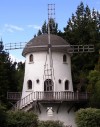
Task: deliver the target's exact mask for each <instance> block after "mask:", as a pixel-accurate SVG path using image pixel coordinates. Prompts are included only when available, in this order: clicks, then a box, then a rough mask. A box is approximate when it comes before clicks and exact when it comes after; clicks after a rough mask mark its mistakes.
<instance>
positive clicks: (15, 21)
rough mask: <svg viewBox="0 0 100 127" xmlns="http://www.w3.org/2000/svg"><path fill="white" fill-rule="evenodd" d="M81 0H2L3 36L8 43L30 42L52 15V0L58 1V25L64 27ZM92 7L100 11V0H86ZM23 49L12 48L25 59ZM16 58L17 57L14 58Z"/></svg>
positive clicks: (0, 7) (0, 13) (1, 23)
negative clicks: (50, 9)
mask: <svg viewBox="0 0 100 127" xmlns="http://www.w3.org/2000/svg"><path fill="white" fill-rule="evenodd" d="M80 2H81V0H0V37H1V38H2V40H3V43H4V45H5V44H7V43H19V42H28V41H29V40H30V39H32V38H33V36H34V34H36V33H37V31H38V30H39V28H41V26H42V25H43V23H44V21H45V20H46V21H47V19H48V4H55V18H56V22H57V23H58V28H59V29H60V30H63V28H64V27H65V26H66V25H67V21H68V19H69V18H70V17H71V15H72V13H75V11H76V9H77V6H78V5H79V4H80ZM83 3H84V5H85V6H86V5H88V6H89V7H90V9H93V8H95V9H96V10H98V11H100V0H83ZM21 52H22V50H14V51H10V53H11V54H12V56H13V57H16V60H17V59H20V60H22V59H23V57H21ZM13 59H15V58H13Z"/></svg>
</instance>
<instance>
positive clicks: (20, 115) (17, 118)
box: [7, 111, 38, 127]
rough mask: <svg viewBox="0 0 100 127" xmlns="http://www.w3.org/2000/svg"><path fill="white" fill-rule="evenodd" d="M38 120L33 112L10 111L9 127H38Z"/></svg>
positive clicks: (8, 115) (8, 117) (8, 114)
mask: <svg viewBox="0 0 100 127" xmlns="http://www.w3.org/2000/svg"><path fill="white" fill-rule="evenodd" d="M37 125H38V118H37V115H35V114H34V113H33V112H24V111H8V113H7V127H37Z"/></svg>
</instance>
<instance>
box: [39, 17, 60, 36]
mask: <svg viewBox="0 0 100 127" xmlns="http://www.w3.org/2000/svg"><path fill="white" fill-rule="evenodd" d="M49 28H50V33H51V34H57V33H58V24H57V23H55V21H54V19H52V18H51V19H50V20H49ZM46 33H48V23H46V21H44V23H43V25H42V28H41V30H40V29H39V30H38V33H37V36H39V35H41V34H46Z"/></svg>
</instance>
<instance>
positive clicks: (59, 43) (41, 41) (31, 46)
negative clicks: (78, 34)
mask: <svg viewBox="0 0 100 127" xmlns="http://www.w3.org/2000/svg"><path fill="white" fill-rule="evenodd" d="M50 43H51V44H48V34H42V35H40V36H37V37H35V38H33V39H31V40H30V41H29V42H28V43H27V44H26V46H25V48H24V49H23V52H22V55H23V56H25V55H26V54H28V53H33V52H40V51H48V47H51V51H54V52H64V53H67V52H68V49H69V48H70V45H69V43H68V42H67V41H66V40H64V39H63V38H61V37H60V36H57V35H54V34H51V35H50Z"/></svg>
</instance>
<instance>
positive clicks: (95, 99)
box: [87, 70, 100, 108]
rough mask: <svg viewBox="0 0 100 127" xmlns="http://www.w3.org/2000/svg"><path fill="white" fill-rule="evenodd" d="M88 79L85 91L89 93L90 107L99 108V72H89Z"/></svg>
mask: <svg viewBox="0 0 100 127" xmlns="http://www.w3.org/2000/svg"><path fill="white" fill-rule="evenodd" d="M88 79H89V84H88V86H87V90H88V92H90V93H91V98H90V106H91V107H96V108H100V71H97V70H92V71H90V73H89V76H88Z"/></svg>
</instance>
